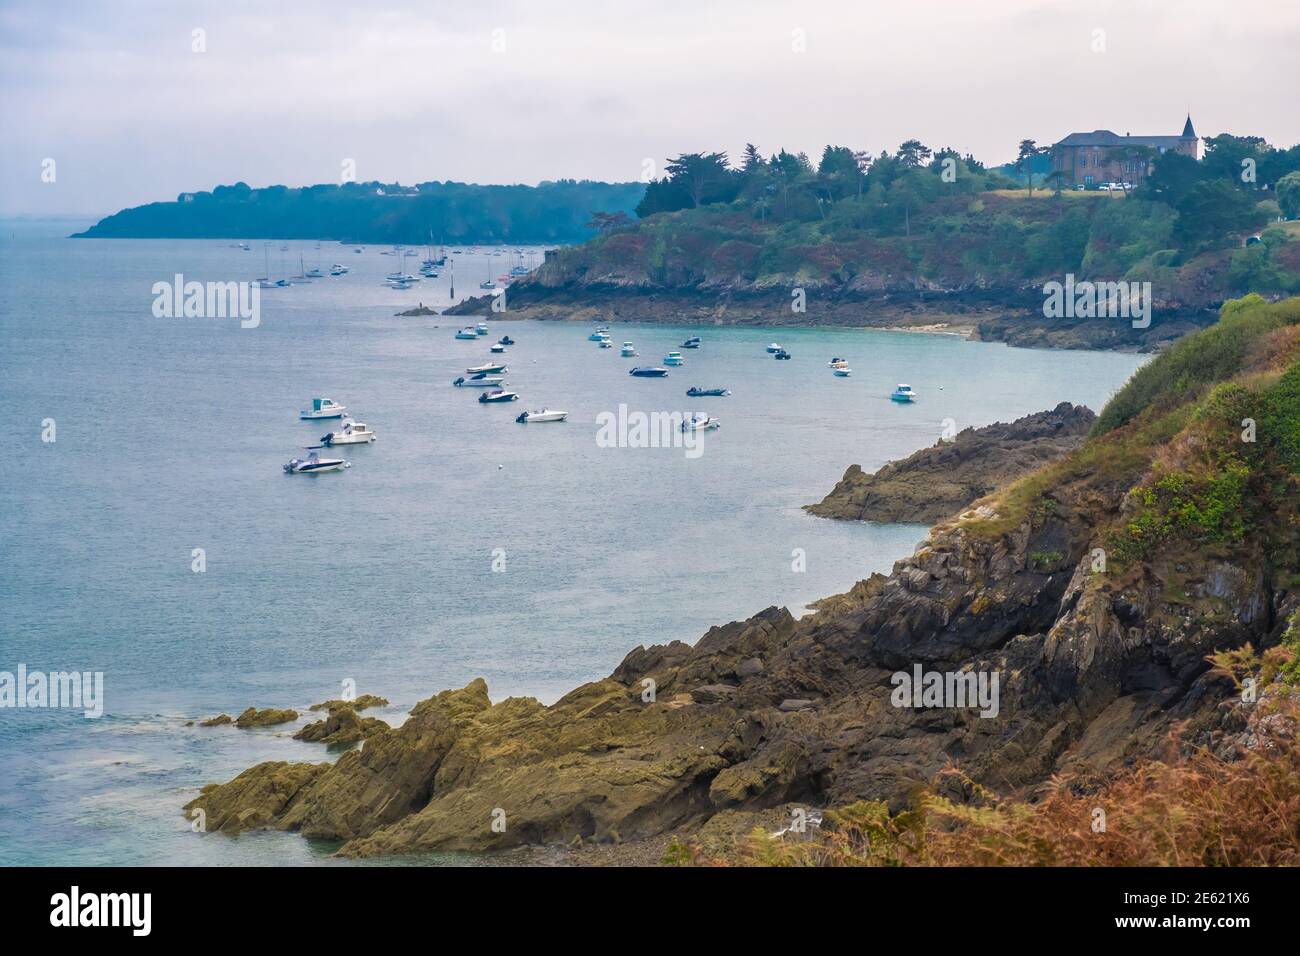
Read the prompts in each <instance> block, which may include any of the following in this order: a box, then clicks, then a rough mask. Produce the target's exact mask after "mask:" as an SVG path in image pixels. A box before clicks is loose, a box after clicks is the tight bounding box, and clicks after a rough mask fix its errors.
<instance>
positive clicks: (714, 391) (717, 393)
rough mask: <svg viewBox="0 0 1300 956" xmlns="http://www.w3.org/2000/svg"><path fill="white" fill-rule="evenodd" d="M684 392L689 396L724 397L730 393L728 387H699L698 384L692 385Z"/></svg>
mask: <svg viewBox="0 0 1300 956" xmlns="http://www.w3.org/2000/svg"><path fill="white" fill-rule="evenodd" d="M686 394H687V395H689V396H690V397H691V398H724V397H725V396H727V395H730V394H731V389H729V388H700V387H699V386H698V385H692V386H691V387H690V388H688V389H687V390H686Z"/></svg>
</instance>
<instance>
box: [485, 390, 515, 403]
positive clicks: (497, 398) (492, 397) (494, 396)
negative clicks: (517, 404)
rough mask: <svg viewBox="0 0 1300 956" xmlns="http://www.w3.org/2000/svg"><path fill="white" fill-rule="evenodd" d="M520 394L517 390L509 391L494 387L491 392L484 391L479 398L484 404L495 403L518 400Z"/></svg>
mask: <svg viewBox="0 0 1300 956" xmlns="http://www.w3.org/2000/svg"><path fill="white" fill-rule="evenodd" d="M518 399H519V395H518V394H517V393H515V392H508V391H506V390H505V389H504V388H494V389H493V390H492V391H490V392H484V393H483V394H482V395H480V396H479V397H478V400H479V401H480V402H482V403H483V404H484V405H495V404H498V403H500V402H514V401H518Z"/></svg>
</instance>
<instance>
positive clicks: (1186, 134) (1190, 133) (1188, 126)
mask: <svg viewBox="0 0 1300 956" xmlns="http://www.w3.org/2000/svg"><path fill="white" fill-rule="evenodd" d="M1183 139H1196V130H1194V129H1192V114H1191V113H1188V114H1187V122H1186V123H1185V124H1183Z"/></svg>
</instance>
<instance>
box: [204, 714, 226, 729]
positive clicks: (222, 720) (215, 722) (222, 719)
mask: <svg viewBox="0 0 1300 956" xmlns="http://www.w3.org/2000/svg"><path fill="white" fill-rule="evenodd" d="M233 723H234V720H233V719H232V718H231V716H230V715H229V714H218V715H217V716H216V717H209V718H208V719H207V720H200V721H199V726H200V727H221V726H223V725H225V724H233Z"/></svg>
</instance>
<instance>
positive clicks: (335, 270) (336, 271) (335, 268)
mask: <svg viewBox="0 0 1300 956" xmlns="http://www.w3.org/2000/svg"><path fill="white" fill-rule="evenodd" d="M347 274H348V267H347V266H341V265H339V264H338V263H335V264H334V265H332V266H330V275H332V276H345V275H347Z"/></svg>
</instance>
